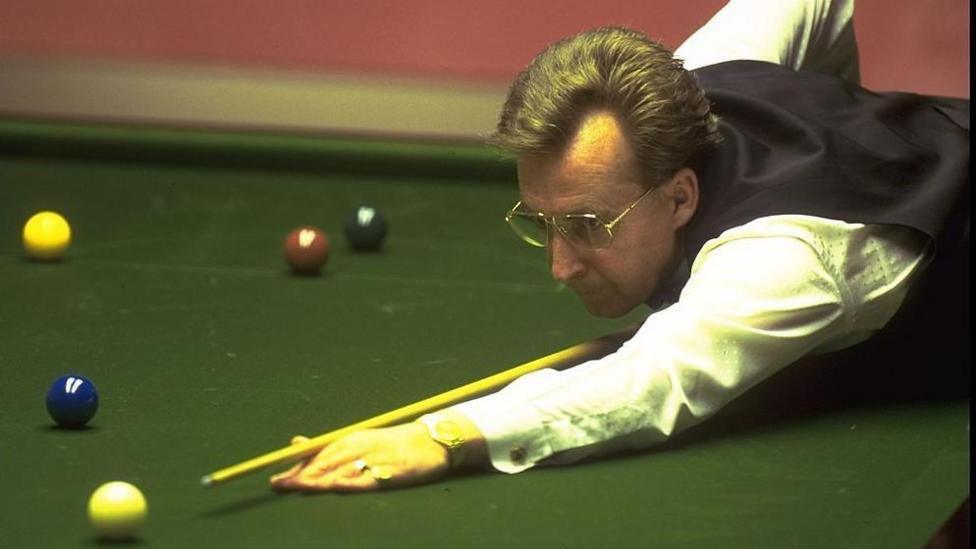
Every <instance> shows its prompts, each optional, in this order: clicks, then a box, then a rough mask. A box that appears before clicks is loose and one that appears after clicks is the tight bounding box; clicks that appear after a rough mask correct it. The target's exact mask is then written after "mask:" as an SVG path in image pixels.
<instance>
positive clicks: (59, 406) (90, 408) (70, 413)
mask: <svg viewBox="0 0 976 549" xmlns="http://www.w3.org/2000/svg"><path fill="white" fill-rule="evenodd" d="M96 411H98V391H96V390H95V384H94V383H92V382H91V380H89V379H87V378H85V377H82V376H79V375H67V376H61V377H59V378H58V379H56V380H54V383H52V384H51V388H50V389H49V390H48V392H47V413H48V414H50V415H51V419H53V420H54V421H55V422H57V424H58V425H60V426H62V427H81V426H82V425H84V424H86V423H88V421H89V420H90V419H91V418H93V417H94V416H95V412H96Z"/></svg>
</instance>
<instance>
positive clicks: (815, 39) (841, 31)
mask: <svg viewBox="0 0 976 549" xmlns="http://www.w3.org/2000/svg"><path fill="white" fill-rule="evenodd" d="M853 18H854V1H853V0H730V1H729V3H728V4H726V5H725V6H724V7H722V9H720V10H719V11H718V13H716V14H715V15H714V16H713V17H712V18H711V19H710V20H709V21H708V22H707V23H706V24H705V25H704V26H702V27H701V28H700V29H698V30H697V31H696V32H695V33H694V34H692V35H691V36H690V37H689V38H688V39H687V40H686V41H685V42H684V43H683V44H681V46H679V47H678V48H677V50H675V56H676V57H678V58H679V59H682V60H683V61H684V64H685V68H686V69H688V70H693V69H697V68H701V67H705V66H708V65H714V64H717V63H722V62H725V61H736V60H753V61H767V62H770V63H776V64H778V65H782V66H785V67H789V68H791V69H794V70H800V69H810V70H817V71H820V72H825V73H828V74H833V75H835V76H839V77H841V78H844V79H845V80H848V81H849V82H852V83H855V84H856V83H858V82H859V81H860V68H859V63H858V52H857V41H856V39H855V36H854V19H853Z"/></svg>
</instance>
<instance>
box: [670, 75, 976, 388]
mask: <svg viewBox="0 0 976 549" xmlns="http://www.w3.org/2000/svg"><path fill="white" fill-rule="evenodd" d="M694 74H695V76H696V77H697V78H698V81H699V83H700V84H701V86H702V88H703V89H704V90H705V92H706V95H707V96H708V98H709V99H710V101H711V102H712V109H713V112H714V113H715V114H716V115H718V116H719V117H720V120H721V122H720V124H719V131H720V132H721V134H722V137H723V142H722V143H721V144H720V145H719V146H718V147H717V148H716V149H715V150H714V151H712V152H710V153H709V154H708V155H706V156H705V157H704V158H702V159H701V160H700V162H697V163H696V172H697V173H698V176H699V188H700V191H699V192H700V197H699V206H698V210H697V212H696V214H695V216H694V218H693V220H692V221H691V223H690V224H689V226H688V227H687V229H686V235H685V248H686V249H685V252H686V260H687V262H688V264H691V262H692V261H693V259H694V257H695V256H696V255H697V254H698V252H699V251H700V250H701V248H702V246H703V244H704V243H705V242H706V241H707V240H709V239H711V238H714V237H717V236H718V235H719V234H721V233H722V232H723V231H725V230H726V229H729V228H731V227H735V226H738V225H742V224H744V223H747V222H749V221H751V220H754V219H757V218H759V217H765V216H770V215H780V214H805V215H813V216H819V217H826V218H831V219H838V220H843V221H847V222H851V223H882V224H897V225H904V226H908V227H912V228H914V229H916V230H919V231H922V232H923V233H925V234H927V235H928V236H929V237H930V238H931V239H932V240H933V241H934V242H935V244H936V248H935V256H934V259H933V262H932V263H931V264H930V266H929V268H928V269H927V271H926V273H925V275H924V276H923V278H922V280H921V281H920V282H919V283H917V284H916V286H917V288H916V289H913V291H912V296H911V297H910V299H908V300H907V301H906V303H905V305H904V306H903V307H902V310H901V311H900V312H899V314H898V315H897V317H896V319H894V320H893V321H892V323H890V324H889V327H886V329H885V332H888V333H891V334H900V336H898V337H906V336H911V335H912V334H917V335H921V334H922V330H918V327H917V325H918V324H919V323H918V321H919V320H920V319H925V317H926V316H930V315H937V316H938V317H939V318H940V319H941V320H946V319H948V320H949V322H950V323H956V324H957V325H958V324H961V323H964V324H965V327H964V330H965V331H964V332H963V331H962V330H963V329H962V328H960V329H958V330H957V329H956V328H958V326H953V327H952V328H951V330H950V331H951V332H952V335H948V334H946V333H945V329H944V328H939V329H938V330H934V331H936V332H937V334H936V335H937V336H938V337H939V339H940V341H943V342H944V343H945V342H946V338H955V339H954V340H952V342H955V341H956V340H957V339H958V338H960V337H961V338H963V339H964V340H965V343H966V349H967V350H966V351H965V353H966V355H967V356H966V358H965V360H966V362H967V363H968V338H969V335H968V325H969V322H968V319H969V305H968V301H969V299H968V288H969V278H968V271H969V268H968V265H969V100H968V99H967V100H956V99H944V98H934V97H925V96H920V95H916V94H909V93H874V92H871V91H868V90H865V89H863V88H861V87H858V86H856V85H853V84H850V83H847V82H845V81H843V80H841V79H839V78H835V77H833V76H829V75H825V74H821V73H816V72H808V71H801V72H797V71H793V70H790V69H787V68H783V67H780V66H778V65H774V64H771V63H763V62H757V61H732V62H727V63H721V64H718V65H712V66H709V67H704V68H701V69H698V70H695V71H694ZM757 268H761V266H758V267H757ZM680 285H681V284H679V286H680ZM960 292H964V293H965V295H963V294H962V293H960ZM671 297H673V296H671ZM963 302H965V307H962V306H961V304H962V303H963ZM918 315H923V316H921V317H919V316H918ZM906 317H911V318H912V319H913V320H914V322H912V321H911V320H908V319H906ZM928 320H934V317H931V318H929V319H928ZM923 321H925V320H923ZM939 324H944V323H943V322H939ZM963 333H964V334H965V335H963ZM931 335H932V334H926V335H925V336H924V337H929V336H931ZM872 339H875V340H876V341H875V344H876V345H878V344H882V343H881V341H882V340H879V339H878V338H872ZM912 339H913V340H915V341H919V343H920V344H921V341H924V339H922V340H916V339H915V338H914V337H912ZM930 344H931V342H925V345H926V346H928V345H930ZM928 349H929V350H931V347H928ZM967 369H968V368H967Z"/></svg>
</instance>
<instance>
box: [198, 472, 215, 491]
mask: <svg viewBox="0 0 976 549" xmlns="http://www.w3.org/2000/svg"><path fill="white" fill-rule="evenodd" d="M213 484H214V481H213V476H211V475H204V476H203V478H201V479H200V486H203V487H204V488H209V487H210V486H213Z"/></svg>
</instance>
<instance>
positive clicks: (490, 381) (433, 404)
mask: <svg viewBox="0 0 976 549" xmlns="http://www.w3.org/2000/svg"><path fill="white" fill-rule="evenodd" d="M635 330H636V327H631V328H627V329H624V330H622V331H620V332H617V333H614V334H610V335H607V336H603V337H601V338H597V339H593V340H590V341H585V342H583V343H579V344H577V345H574V346H572V347H569V348H567V349H563V350H562V351H559V352H556V353H553V354H551V355H546V356H544V357H542V358H537V359H535V360H533V361H531V362H527V363H525V364H522V365H521V366H516V367H515V368H512V369H509V370H505V371H503V372H500V373H497V374H494V375H491V376H488V377H486V378H484V379H481V380H478V381H475V382H472V383H468V384H467V385H462V386H461V387H458V388H456V389H451V390H450V391H447V392H444V393H441V394H439V395H435V396H432V397H430V398H426V399H424V400H421V401H419V402H415V403H413V404H409V405H407V406H404V407H402V408H397V409H396V410H392V411H390V412H386V413H384V414H380V415H378V416H375V417H372V418H370V419H366V420H363V421H360V422H358V423H353V424H352V425H349V426H347V427H343V428H341V429H336V430H335V431H330V432H328V433H325V434H322V435H319V436H317V437H314V438H310V439H309V440H307V441H305V442H303V443H301V444H293V445H289V446H286V447H284V448H280V449H278V450H274V451H272V452H268V453H266V454H263V455H260V456H258V457H255V458H252V459H249V460H247V461H243V462H241V463H238V464H237V465H231V466H230V467H225V468H223V469H220V470H219V471H216V472H213V473H210V474H209V475H206V476H204V477H203V478H202V479H200V483H201V484H202V485H203V486H216V485H218V484H222V483H224V482H226V481H228V480H232V479H235V478H237V477H240V476H243V475H246V474H248V473H253V472H254V471H257V470H260V469H263V468H265V467H269V466H271V465H277V464H281V463H284V462H287V461H297V460H299V459H302V458H305V457H308V456H311V455H313V454H316V453H318V452H319V450H321V449H322V448H325V447H326V446H327V445H328V444H329V443H331V442H332V441H334V440H336V439H338V438H340V437H342V436H345V435H347V434H349V433H352V432H354V431H360V430H363V429H373V428H376V427H388V426H391V425H395V424H397V423H400V422H405V421H410V420H412V419H415V418H417V417H420V416H422V415H424V414H427V413H430V412H434V411H437V410H440V409H442V408H445V407H447V406H450V405H452V404H457V403H459V402H464V401H466V400H470V399H472V398H474V397H476V396H480V395H482V394H485V393H488V392H490V391H494V390H497V389H500V388H502V387H503V386H505V385H507V384H509V383H511V382H512V381H515V379H517V378H519V377H521V376H523V375H525V374H528V373H531V372H535V371H538V370H543V369H545V368H556V369H562V368H566V367H568V366H570V365H572V364H578V363H579V362H581V361H582V360H583V359H586V358H589V357H595V356H602V355H604V354H608V353H609V352H610V351H611V350H613V349H616V348H617V347H619V346H620V345H621V344H622V343H623V342H624V341H625V340H626V339H628V338H629V337H630V336H631V335H633V333H634V331H635Z"/></svg>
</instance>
